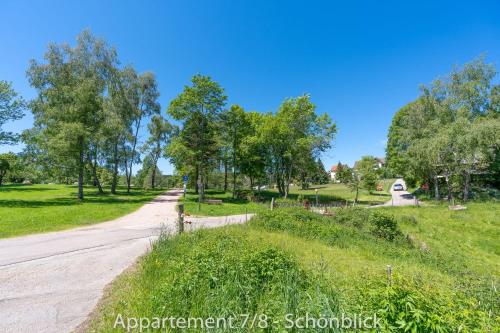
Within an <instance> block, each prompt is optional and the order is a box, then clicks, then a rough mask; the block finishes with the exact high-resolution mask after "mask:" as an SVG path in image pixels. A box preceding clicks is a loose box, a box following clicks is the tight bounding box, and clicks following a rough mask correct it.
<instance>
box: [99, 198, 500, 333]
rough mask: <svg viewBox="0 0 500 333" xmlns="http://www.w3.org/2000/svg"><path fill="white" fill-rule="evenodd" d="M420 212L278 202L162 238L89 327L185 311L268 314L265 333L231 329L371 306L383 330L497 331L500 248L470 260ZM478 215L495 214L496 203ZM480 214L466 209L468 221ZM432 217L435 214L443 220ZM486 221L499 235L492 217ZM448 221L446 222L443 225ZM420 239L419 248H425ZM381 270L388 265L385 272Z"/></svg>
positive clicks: (279, 326)
mask: <svg viewBox="0 0 500 333" xmlns="http://www.w3.org/2000/svg"><path fill="white" fill-rule="evenodd" d="M420 209H421V210H420V211H412V210H409V209H402V210H392V211H390V212H387V211H385V210H377V211H372V210H366V209H342V210H339V211H337V214H336V215H335V216H333V217H325V216H320V215H317V214H314V213H310V212H307V211H304V210H301V209H278V210H274V211H267V212H264V213H261V214H259V215H258V216H257V217H255V218H254V219H253V220H252V221H250V223H248V224H246V225H239V226H228V227H224V228H221V229H217V230H201V231H197V232H194V233H192V234H184V235H181V236H176V237H165V238H164V239H162V240H161V241H159V242H158V243H156V244H155V245H154V247H153V251H152V252H151V253H150V254H148V255H147V256H145V257H144V258H143V260H141V262H140V263H139V266H138V270H137V271H136V272H135V273H133V274H127V275H125V276H122V277H121V278H120V279H119V280H118V281H117V282H116V283H115V285H114V287H113V291H112V293H111V296H110V297H109V298H108V299H107V301H106V302H105V303H104V304H103V306H102V307H101V308H100V313H101V315H100V317H99V318H97V319H96V320H95V321H94V322H93V324H92V326H91V330H90V331H92V332H114V331H117V332H118V331H122V330H120V329H113V323H114V321H115V319H116V317H117V315H118V314H121V315H122V316H124V317H169V316H175V317H185V318H187V317H205V318H206V317H225V318H228V317H230V316H234V317H238V316H240V315H242V314H248V315H249V316H250V317H252V316H253V315H254V314H265V315H267V317H266V320H267V322H268V323H269V325H268V329H267V330H264V329H250V328H249V327H248V326H247V327H240V328H238V329H233V330H229V331H230V332H253V331H257V332H260V331H262V332H284V331H293V329H286V322H285V321H284V316H285V314H292V316H295V317H298V316H304V315H305V314H306V313H309V314H311V315H313V316H316V317H332V316H333V317H336V316H340V315H341V314H342V313H345V314H347V315H353V314H355V313H356V314H359V313H361V314H365V315H371V314H373V313H375V314H377V316H378V317H379V318H380V319H381V323H382V325H383V326H382V327H381V328H380V331H383V332H404V331H408V332H457V331H460V332H493V331H495V330H498V329H499V328H500V319H499V301H498V299H499V298H498V296H499V295H498V291H497V289H496V288H498V280H497V279H498V276H497V275H496V272H497V269H498V258H499V255H500V251H498V250H499V249H498V245H496V246H493V247H492V248H491V252H488V251H485V253H488V255H489V256H490V257H491V258H489V259H488V260H490V259H492V258H495V259H494V261H492V263H493V264H492V265H493V266H492V267H478V266H477V265H476V260H480V258H479V259H478V258H468V257H467V256H464V255H462V254H461V253H460V247H457V244H454V245H453V244H452V243H451V242H450V241H449V240H448V241H446V242H444V243H445V244H446V246H445V247H440V246H439V245H437V244H438V243H437V242H436V241H437V239H439V238H443V236H442V235H436V234H432V226H433V224H428V221H427V220H426V216H427V215H426V214H427V213H426V212H425V211H426V210H427V209H428V208H420ZM481 210H482V212H483V213H484V211H485V210H489V211H490V214H493V213H494V212H495V210H496V208H492V207H491V206H483V207H481ZM393 212H394V216H393V215H392V214H393ZM478 212H479V211H478ZM478 212H475V209H473V210H472V213H471V212H469V213H466V214H471V215H470V216H469V217H471V218H472V219H474V218H475V214H479V213H478ZM436 216H438V217H436V220H438V219H439V216H441V217H444V216H445V215H444V214H441V215H436ZM445 221H446V220H445ZM459 221H461V220H459ZM482 222H483V221H482V219H481V218H477V219H476V223H482ZM434 223H448V221H446V222H439V221H438V222H436V221H434ZM487 223H490V225H491V227H492V228H493V229H492V230H498V221H496V222H492V221H488V222H487ZM456 227H457V226H456V225H454V224H453V222H449V225H441V228H443V229H446V228H448V229H449V230H453V229H454V228H456ZM419 229H421V231H419ZM490 231H491V230H490ZM471 233H473V235H470V236H467V235H463V236H462V237H463V238H464V239H467V238H471V237H472V238H478V239H479V238H481V237H482V236H481V233H480V232H479V231H474V229H473V230H472V231H471ZM409 236H411V237H409ZM485 239H487V237H486V238H485ZM424 241H425V242H426V244H427V247H422V244H421V243H422V242H424ZM471 263H472V264H471ZM488 263H489V262H488ZM387 265H391V267H392V274H391V275H390V276H388V275H387V271H386V267H387ZM240 319H241V318H240ZM192 331H193V332H195V331H202V330H200V329H193V330H192ZM212 331H215V332H218V331H223V330H212ZM297 331H309V332H326V331H332V330H325V329H319V328H310V329H308V330H305V329H301V330H297ZM333 331H335V330H333Z"/></svg>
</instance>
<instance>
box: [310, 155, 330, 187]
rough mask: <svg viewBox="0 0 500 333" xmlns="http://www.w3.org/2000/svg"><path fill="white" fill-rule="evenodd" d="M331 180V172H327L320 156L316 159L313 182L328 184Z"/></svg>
mask: <svg viewBox="0 0 500 333" xmlns="http://www.w3.org/2000/svg"><path fill="white" fill-rule="evenodd" d="M329 181H330V174H329V173H328V172H326V170H325V166H324V164H323V162H322V161H321V159H320V158H318V159H317V160H316V165H315V168H314V174H313V176H312V182H313V183H316V184H328V182H329Z"/></svg>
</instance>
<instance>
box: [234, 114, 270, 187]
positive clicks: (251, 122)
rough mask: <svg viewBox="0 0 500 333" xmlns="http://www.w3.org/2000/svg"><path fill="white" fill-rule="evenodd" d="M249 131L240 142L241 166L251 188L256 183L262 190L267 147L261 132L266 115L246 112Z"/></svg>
mask: <svg viewBox="0 0 500 333" xmlns="http://www.w3.org/2000/svg"><path fill="white" fill-rule="evenodd" d="M246 118H247V121H248V132H247V133H246V134H247V135H245V136H244V137H243V138H242V140H241V144H240V158H239V160H240V161H239V167H240V171H241V173H242V174H243V175H245V176H247V177H248V178H249V180H250V190H251V191H253V188H254V183H255V184H257V188H258V189H259V191H260V186H261V184H263V181H264V180H265V178H266V160H267V148H266V147H265V146H264V145H263V141H262V137H261V132H260V130H261V129H262V126H263V122H264V119H266V116H265V115H263V114H261V113H259V112H248V113H246Z"/></svg>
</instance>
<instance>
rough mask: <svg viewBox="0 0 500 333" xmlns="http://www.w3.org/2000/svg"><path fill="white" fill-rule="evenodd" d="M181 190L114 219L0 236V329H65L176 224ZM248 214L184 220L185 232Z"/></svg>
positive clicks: (82, 317)
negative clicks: (15, 236)
mask: <svg viewBox="0 0 500 333" xmlns="http://www.w3.org/2000/svg"><path fill="white" fill-rule="evenodd" d="M180 194H181V192H180V191H170V192H168V193H165V194H163V195H160V196H159V197H157V198H156V199H154V200H153V201H152V202H150V203H148V204H146V205H144V206H142V207H141V208H139V209H138V210H137V211H135V212H133V213H131V214H129V215H126V216H123V217H121V218H118V219H116V220H113V221H110V222H105V223H100V224H95V225H92V226H88V227H83V228H77V229H72V230H67V231H60V232H52V233H46V234H39V235H31V236H25V237H17V238H9V239H4V240H0V332H2V333H7V332H16V333H18V332H54V333H55V332H57V333H61V332H71V331H73V330H74V329H75V328H76V327H77V326H78V325H79V324H80V323H82V322H83V321H84V320H85V319H86V318H87V316H88V315H89V314H90V312H91V311H92V309H93V308H94V307H95V305H96V304H97V302H98V300H99V299H100V298H101V296H102V294H103V289H104V287H105V286H106V285H107V284H108V283H110V282H111V281H113V279H114V278H115V277H116V276H118V275H119V274H120V273H121V272H123V270H125V269H126V268H127V267H128V266H130V265H131V264H133V263H134V262H135V260H136V259H137V258H138V257H139V256H141V255H142V254H144V253H145V252H146V251H148V249H149V248H150V245H151V242H153V241H154V240H155V239H156V237H157V236H158V234H159V233H160V232H161V231H162V230H163V231H165V232H172V231H173V230H175V225H176V224H175V221H176V218H177V213H176V211H175V205H176V203H177V201H178V198H179V196H180ZM248 218H249V216H245V215H237V216H230V217H227V218H226V217H219V218H191V219H189V220H191V221H192V224H190V225H187V228H186V229H187V231H189V230H191V229H195V228H199V227H206V228H210V227H218V226H221V225H224V224H230V223H242V222H245V220H247V219H248Z"/></svg>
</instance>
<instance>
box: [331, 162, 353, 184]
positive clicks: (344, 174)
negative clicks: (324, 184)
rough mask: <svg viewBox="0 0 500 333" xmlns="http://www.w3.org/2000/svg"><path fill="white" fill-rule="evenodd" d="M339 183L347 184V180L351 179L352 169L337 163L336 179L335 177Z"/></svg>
mask: <svg viewBox="0 0 500 333" xmlns="http://www.w3.org/2000/svg"><path fill="white" fill-rule="evenodd" d="M335 178H336V179H337V180H338V181H339V182H341V183H344V184H346V183H348V182H349V180H350V179H351V178H352V169H351V168H349V166H348V165H345V164H342V163H340V161H339V163H337V171H336V177H335Z"/></svg>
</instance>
